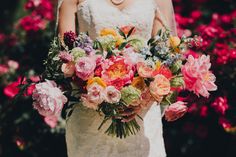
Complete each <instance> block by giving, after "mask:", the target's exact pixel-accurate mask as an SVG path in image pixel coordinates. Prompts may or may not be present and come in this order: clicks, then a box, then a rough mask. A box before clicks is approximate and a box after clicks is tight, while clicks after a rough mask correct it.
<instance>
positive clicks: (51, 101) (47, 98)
mask: <svg viewBox="0 0 236 157" xmlns="http://www.w3.org/2000/svg"><path fill="white" fill-rule="evenodd" d="M32 98H33V100H34V102H33V106H34V108H35V109H36V110H38V112H39V114H41V115H42V116H57V115H59V114H60V113H61V110H62V108H63V105H64V104H65V103H66V102H67V98H66V97H65V96H64V95H63V93H62V91H61V90H60V89H59V88H58V87H57V84H56V83H55V82H54V81H49V80H46V81H45V82H42V83H39V84H36V85H35V89H34V91H33V95H32Z"/></svg>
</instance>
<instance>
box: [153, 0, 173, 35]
mask: <svg viewBox="0 0 236 157" xmlns="http://www.w3.org/2000/svg"><path fill="white" fill-rule="evenodd" d="M155 1H156V16H158V18H159V20H160V22H161V24H162V25H163V26H164V27H165V28H167V29H169V30H170V31H171V33H172V34H173V35H177V29H176V22H175V15H174V9H173V3H172V0H155Z"/></svg>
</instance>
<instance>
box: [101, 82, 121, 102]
mask: <svg viewBox="0 0 236 157" xmlns="http://www.w3.org/2000/svg"><path fill="white" fill-rule="evenodd" d="M120 99H121V93H120V91H119V90H117V89H116V88H115V87H114V86H108V87H106V89H105V101H106V102H108V103H111V104H113V103H117V102H119V101H120Z"/></svg>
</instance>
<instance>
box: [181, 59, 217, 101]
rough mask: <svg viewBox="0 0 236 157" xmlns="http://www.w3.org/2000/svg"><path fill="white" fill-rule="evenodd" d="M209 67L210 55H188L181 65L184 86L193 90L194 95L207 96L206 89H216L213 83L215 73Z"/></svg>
mask: <svg viewBox="0 0 236 157" xmlns="http://www.w3.org/2000/svg"><path fill="white" fill-rule="evenodd" d="M210 67H211V63H210V57H209V56H205V55H202V56H201V57H199V58H194V57H193V56H192V55H189V57H188V59H187V63H186V64H185V65H183V67H182V74H183V76H184V82H185V87H186V89H188V90H189V91H193V92H194V93H195V94H196V95H198V96H199V95H202V96H204V97H209V95H210V94H209V92H208V91H215V90H217V86H216V85H215V83H214V82H215V80H216V78H215V75H214V74H213V73H212V72H211V71H209V69H210Z"/></svg>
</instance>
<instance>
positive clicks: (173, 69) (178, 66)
mask: <svg viewBox="0 0 236 157" xmlns="http://www.w3.org/2000/svg"><path fill="white" fill-rule="evenodd" d="M181 67H182V61H181V60H178V61H177V62H175V63H174V64H173V65H172V66H171V68H170V70H171V72H172V73H173V74H176V73H178V72H179V70H180V69H181Z"/></svg>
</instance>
